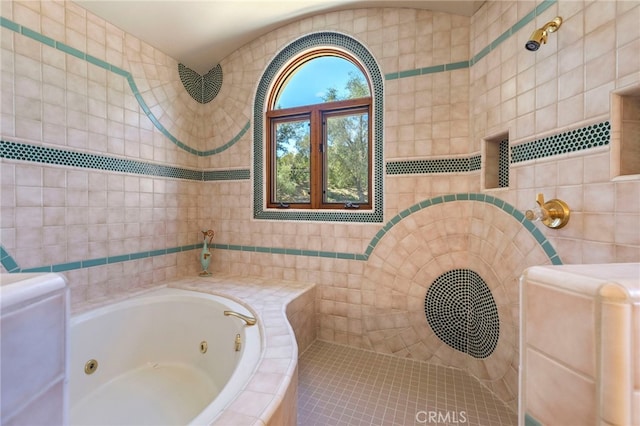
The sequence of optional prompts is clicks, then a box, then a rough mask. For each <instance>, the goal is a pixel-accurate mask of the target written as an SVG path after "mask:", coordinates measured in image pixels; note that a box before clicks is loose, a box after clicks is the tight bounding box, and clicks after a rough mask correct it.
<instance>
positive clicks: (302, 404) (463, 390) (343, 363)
mask: <svg viewBox="0 0 640 426" xmlns="http://www.w3.org/2000/svg"><path fill="white" fill-rule="evenodd" d="M299 369H300V370H299V373H298V374H299V376H298V381H299V382H298V424H299V425H304V426H326V425H353V426H355V425H363V426H364V425H398V426H406V425H421V424H468V425H492V426H493V425H495V426H498V425H505V426H506V425H515V424H516V423H517V417H516V414H515V413H514V412H513V411H511V410H510V409H509V408H508V407H507V406H506V405H505V404H504V403H503V402H502V401H500V400H498V399H497V398H496V397H495V396H494V395H493V394H492V393H491V392H490V391H489V390H488V389H487V388H485V387H484V386H482V385H481V384H480V382H478V380H476V379H475V378H473V377H472V376H470V375H469V374H467V373H465V372H463V371H461V370H459V369H453V368H447V367H443V366H440V365H434V364H429V363H426V362H420V361H416V360H412V359H407V358H398V357H394V356H390V355H384V354H378V353H375V352H371V351H365V350H362V349H354V348H351V347H349V346H344V345H338V344H335V343H328V342H324V341H319V340H318V341H316V342H315V343H314V344H313V345H311V347H310V348H309V349H307V350H306V351H305V352H304V353H303V354H302V355H301V357H300V366H299Z"/></svg>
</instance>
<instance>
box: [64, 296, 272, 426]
mask: <svg viewBox="0 0 640 426" xmlns="http://www.w3.org/2000/svg"><path fill="white" fill-rule="evenodd" d="M224 310H232V311H236V312H239V313H241V314H245V315H249V316H255V314H254V313H252V312H250V311H249V310H248V309H247V308H246V307H245V306H243V305H241V304H239V303H236V302H234V301H233V300H231V299H227V298H223V297H220V296H216V295H211V294H206V293H200V292H195V291H188V290H181V289H173V288H164V289H160V290H154V291H151V292H149V293H146V294H144V295H141V296H137V297H134V298H130V299H127V300H124V301H122V302H118V303H115V304H112V305H109V306H105V307H101V308H98V309H95V310H92V311H89V312H86V313H82V314H79V315H77V316H73V317H72V318H71V332H70V352H71V354H70V357H69V365H68V371H69V421H70V424H71V425H91V424H104V425H117V424H120V425H125V424H126V425H131V424H136V425H145V424H149V425H160V424H179V425H183V424H194V425H202V424H210V423H212V422H213V421H214V420H215V419H216V417H218V416H219V415H220V414H221V413H222V411H223V410H224V408H225V407H227V406H228V405H229V404H230V403H231V402H232V401H233V400H234V398H235V397H236V396H237V395H238V393H240V392H241V391H242V390H243V388H244V387H245V384H246V383H247V381H248V380H249V379H250V378H251V376H252V375H253V374H254V371H255V369H256V365H257V364H258V362H259V360H260V358H261V356H262V352H263V346H262V338H261V332H260V325H259V324H258V325H255V326H247V325H246V324H245V322H244V321H243V320H241V319H240V318H237V317H233V316H225V315H224V314H223V311H224ZM238 335H239V345H240V346H239V348H237V339H238V337H237V336H238ZM236 349H238V350H236Z"/></svg>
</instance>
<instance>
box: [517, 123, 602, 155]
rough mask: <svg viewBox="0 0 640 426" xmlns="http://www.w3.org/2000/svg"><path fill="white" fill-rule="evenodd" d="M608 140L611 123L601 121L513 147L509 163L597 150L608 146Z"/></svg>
mask: <svg viewBox="0 0 640 426" xmlns="http://www.w3.org/2000/svg"><path fill="white" fill-rule="evenodd" d="M610 139H611V123H610V122H609V121H603V122H602V123H597V124H593V125H591V126H586V127H581V128H579V129H574V130H570V131H568V132H563V133H559V134H556V135H551V136H548V137H546V138H542V139H538V140H534V141H531V142H525V143H522V144H519V145H513V146H512V147H511V163H512V164H513V163H519V162H522V161H528V160H536V159H538V158H544V157H550V156H553V155H559V154H566V153H568V152H575V151H583V150H585V149H590V148H598V147H602V146H606V145H608V144H609V141H610Z"/></svg>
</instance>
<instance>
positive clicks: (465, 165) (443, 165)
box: [386, 155, 480, 175]
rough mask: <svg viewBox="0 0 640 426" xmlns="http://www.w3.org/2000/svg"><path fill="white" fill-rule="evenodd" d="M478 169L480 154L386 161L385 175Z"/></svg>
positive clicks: (458, 171) (462, 171) (459, 171)
mask: <svg viewBox="0 0 640 426" xmlns="http://www.w3.org/2000/svg"><path fill="white" fill-rule="evenodd" d="M479 169H480V155H474V156H471V157H456V158H436V159H430V160H409V161H388V162H387V164H386V173H387V175H405V174H423V173H424V174H427V173H464V172H469V171H475V170H479Z"/></svg>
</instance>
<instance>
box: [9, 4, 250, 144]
mask: <svg viewBox="0 0 640 426" xmlns="http://www.w3.org/2000/svg"><path fill="white" fill-rule="evenodd" d="M0 26H1V27H3V28H6V29H8V30H11V31H13V32H15V33H18V34H21V35H24V36H25V37H29V38H31V39H33V40H35V41H38V42H40V43H42V44H44V45H46V46H49V47H52V48H54V49H57V50H59V51H61V52H64V53H66V54H68V55H71V56H74V57H76V58H78V59H81V60H84V61H87V62H89V63H90V64H92V65H95V66H98V67H100V68H103V69H105V70H107V71H109V72H113V73H115V74H118V75H120V76H122V77H124V78H125V79H126V80H127V83H128V84H129V88H130V89H131V92H132V93H133V96H134V97H135V98H136V100H137V101H138V104H139V105H140V108H141V109H142V111H143V112H144V113H145V115H146V116H147V118H148V119H149V120H150V121H151V123H153V125H154V126H155V128H156V129H158V130H159V131H160V132H161V133H162V134H163V135H164V136H166V137H167V138H168V139H169V140H170V141H171V142H173V143H174V144H175V145H176V146H177V147H178V148H180V149H182V150H184V151H187V152H189V153H190V154H193V155H196V156H199V157H207V156H210V155H215V154H219V153H220V152H222V151H225V150H227V149H229V148H230V147H231V146H233V145H234V144H235V143H236V142H238V141H239V140H240V139H241V138H242V136H244V135H245V133H246V132H247V130H248V129H249V127H251V122H250V120H249V121H247V123H246V124H245V125H244V126H243V128H242V129H241V130H240V132H238V134H237V135H236V136H235V137H233V138H232V139H231V140H230V141H228V142H227V143H225V144H224V145H222V146H221V147H218V148H215V149H211V150H207V151H200V150H197V149H195V148H191V147H190V146H188V145H186V144H185V143H183V142H181V141H180V140H178V138H176V137H175V136H174V135H172V134H171V132H169V130H167V128H165V127H164V126H163V125H162V123H160V121H159V120H158V118H157V117H156V116H155V115H154V114H153V112H151V109H150V108H149V106H148V105H147V103H146V102H145V100H144V99H143V98H142V95H141V94H140V91H139V90H138V86H137V85H136V82H135V80H134V79H133V76H132V75H131V73H130V72H129V71H127V70H124V69H122V68H120V67H117V66H115V65H111V64H109V63H108V62H105V61H103V60H102V59H98V58H96V57H95V56H91V55H89V54H87V53H85V52H82V51H81V50H78V49H76V48H75V47H72V46H69V45H68V44H65V43H62V42H60V41H56V40H54V39H52V38H50V37H47V36H45V35H43V34H40V33H39V32H37V31H34V30H32V29H30V28H27V27H25V26H23V25H20V24H18V23H16V22H13V21H11V20H10V19H7V18H5V17H2V16H0Z"/></svg>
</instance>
